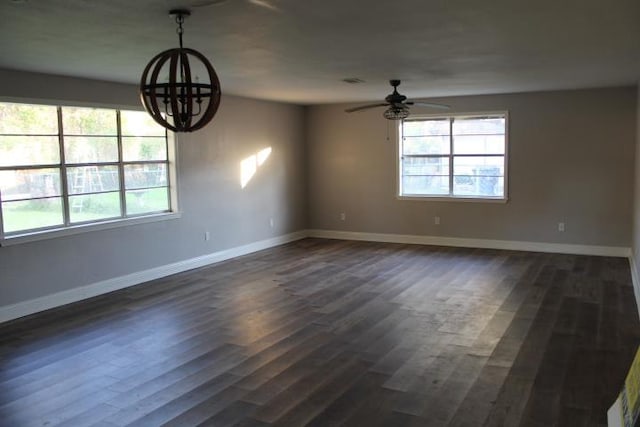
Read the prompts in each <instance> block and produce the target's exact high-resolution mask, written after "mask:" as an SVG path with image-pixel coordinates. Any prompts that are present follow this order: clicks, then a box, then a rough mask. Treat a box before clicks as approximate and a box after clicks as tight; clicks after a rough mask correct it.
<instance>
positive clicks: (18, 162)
mask: <svg viewBox="0 0 640 427" xmlns="http://www.w3.org/2000/svg"><path fill="white" fill-rule="evenodd" d="M57 163H60V146H59V142H58V137H57V136H0V166H31V165H51V164H57Z"/></svg>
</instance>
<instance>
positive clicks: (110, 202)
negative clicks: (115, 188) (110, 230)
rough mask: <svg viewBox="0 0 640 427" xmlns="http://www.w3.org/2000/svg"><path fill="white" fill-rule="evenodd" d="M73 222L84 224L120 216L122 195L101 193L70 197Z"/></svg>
mask: <svg viewBox="0 0 640 427" xmlns="http://www.w3.org/2000/svg"><path fill="white" fill-rule="evenodd" d="M69 208H70V209H69V210H70V212H69V213H70V215H71V222H74V223H75V222H84V221H90V220H99V219H106V218H116V217H119V216H120V194H119V193H118V192H113V193H101V194H86V195H80V196H70V197H69Z"/></svg>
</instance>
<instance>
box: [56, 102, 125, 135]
mask: <svg viewBox="0 0 640 427" xmlns="http://www.w3.org/2000/svg"><path fill="white" fill-rule="evenodd" d="M62 128H63V129H64V134H65V135H117V134H118V124H117V121H116V110H107V109H102V108H80V107H62Z"/></svg>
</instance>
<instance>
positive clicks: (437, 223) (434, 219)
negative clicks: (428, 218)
mask: <svg viewBox="0 0 640 427" xmlns="http://www.w3.org/2000/svg"><path fill="white" fill-rule="evenodd" d="M433 223H434V224H435V225H440V217H439V216H434V217H433Z"/></svg>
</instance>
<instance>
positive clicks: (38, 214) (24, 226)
mask: <svg viewBox="0 0 640 427" xmlns="http://www.w3.org/2000/svg"><path fill="white" fill-rule="evenodd" d="M2 220H3V226H4V232H5V233H11V232H14V231H22V230H30V229H34V228H42V227H51V226H55V225H62V223H63V219H62V198H60V197H53V198H50V199H38V200H25V201H21V202H4V203H2Z"/></svg>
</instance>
